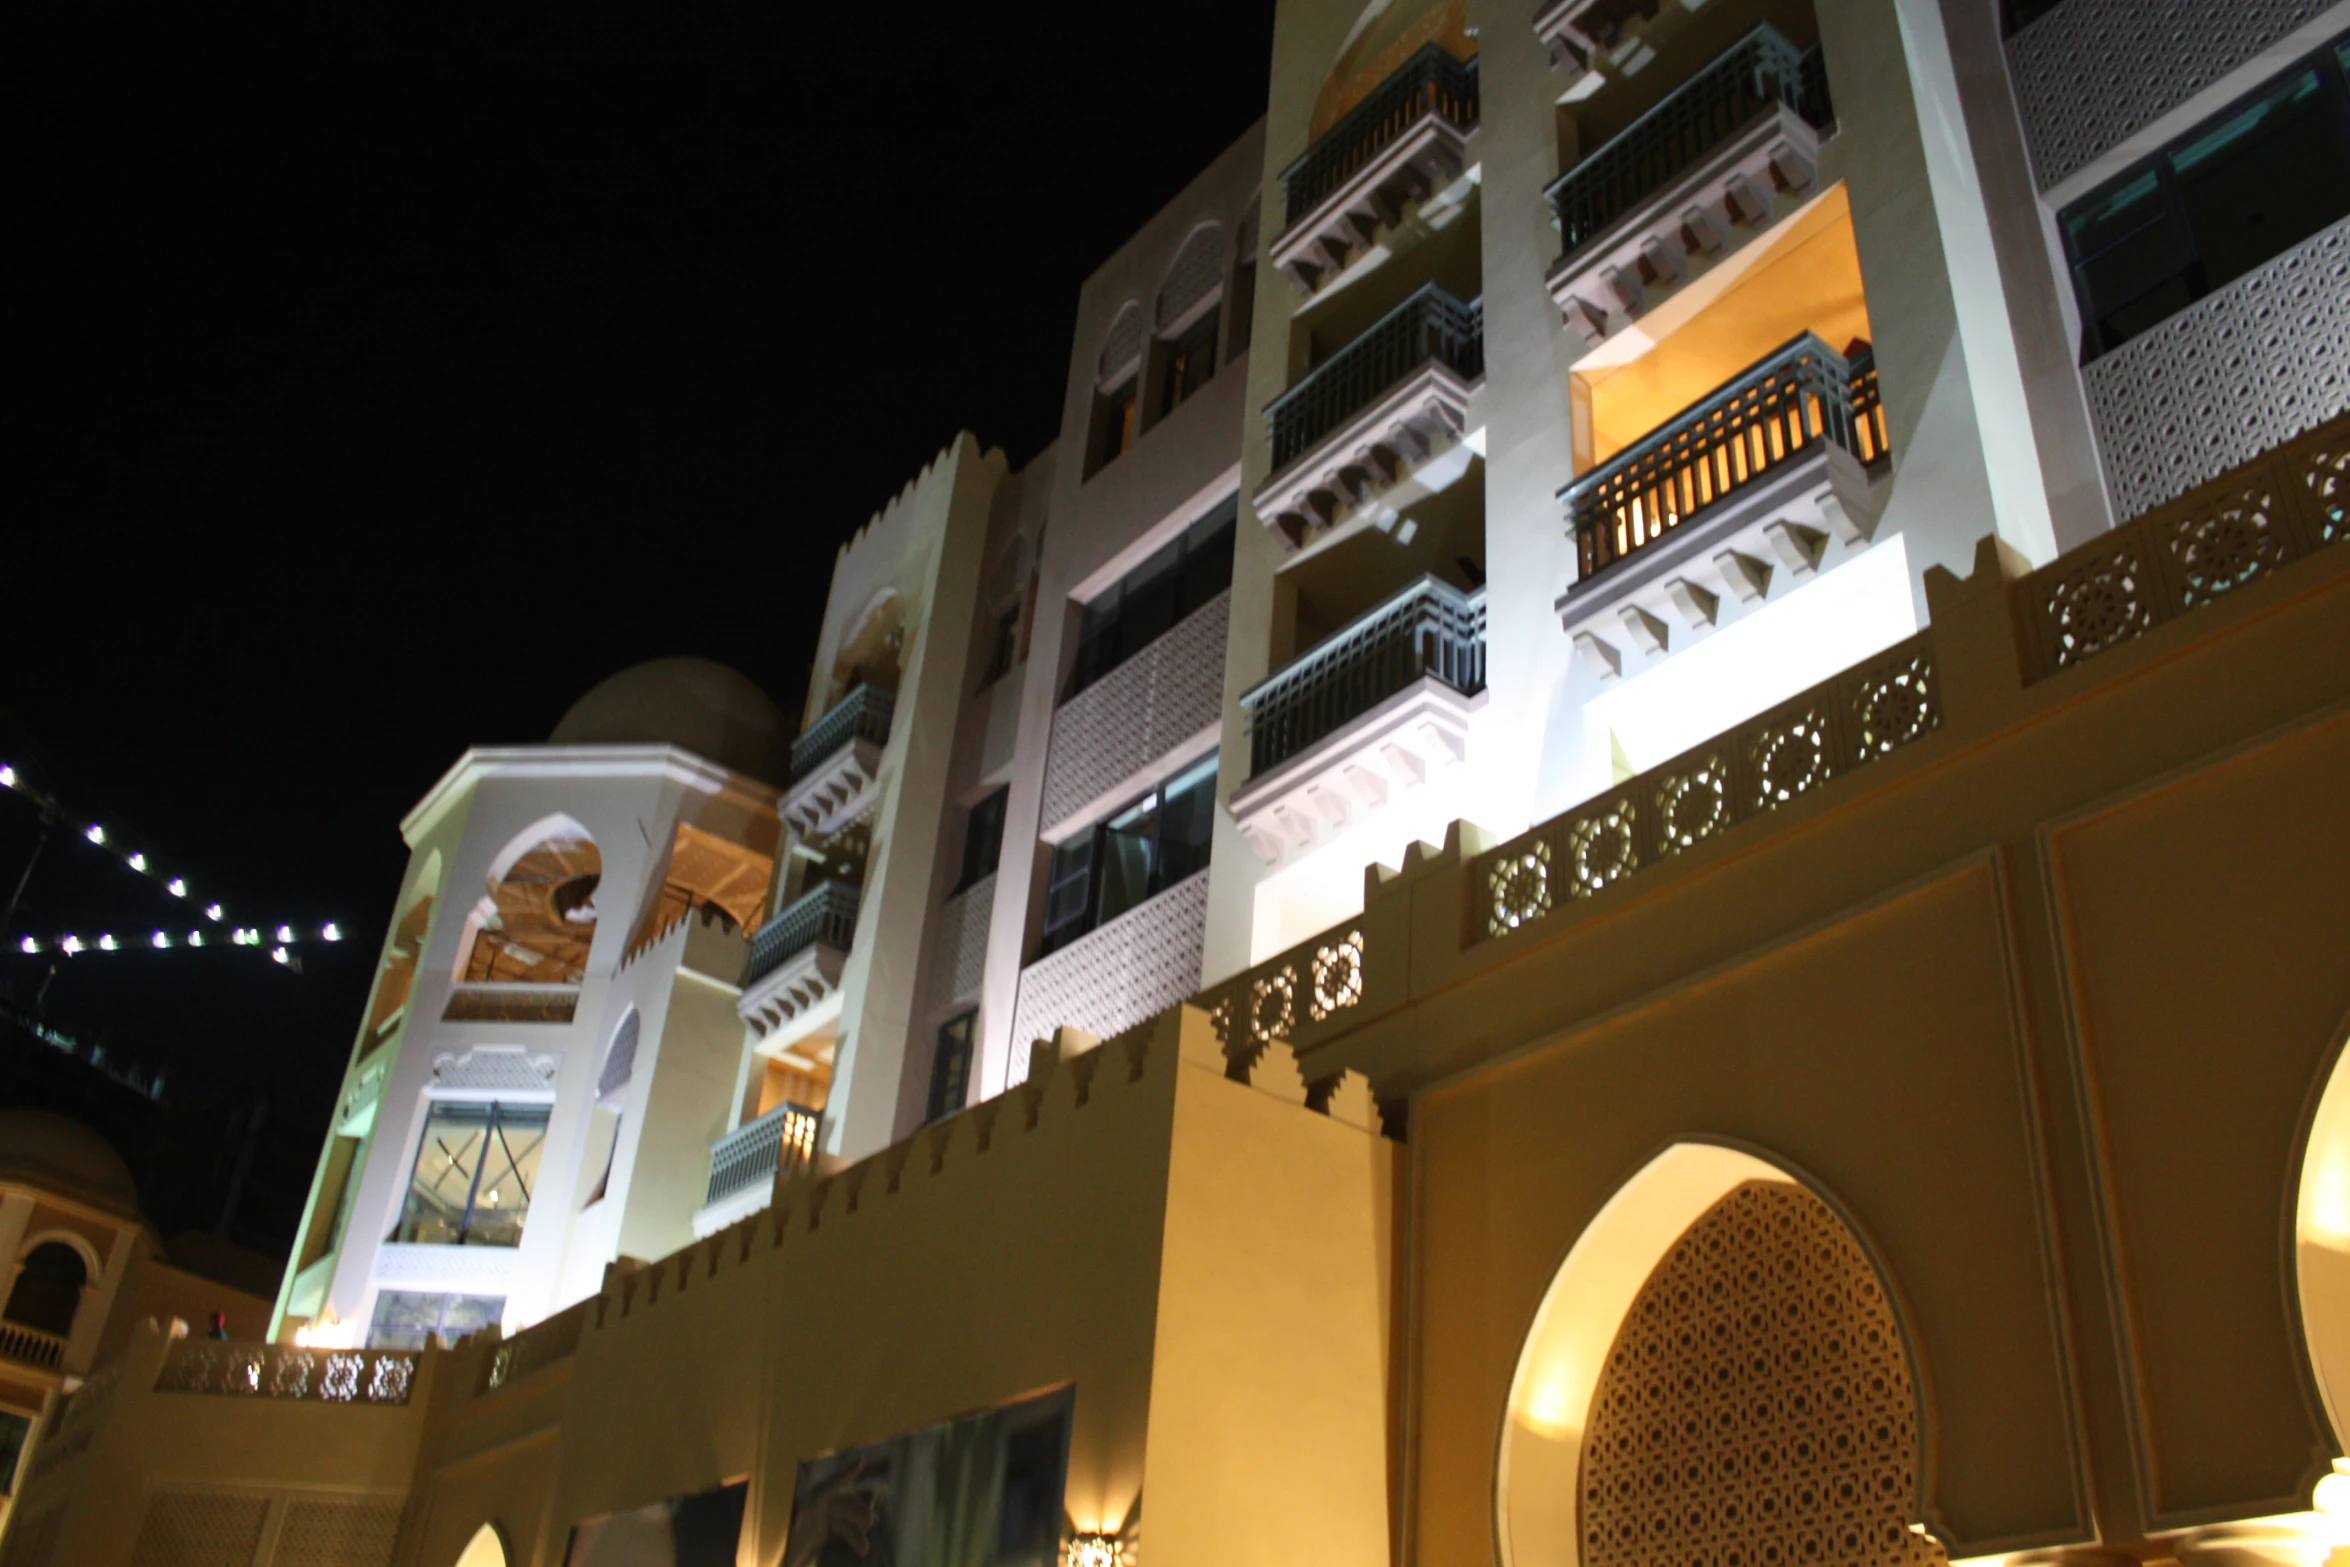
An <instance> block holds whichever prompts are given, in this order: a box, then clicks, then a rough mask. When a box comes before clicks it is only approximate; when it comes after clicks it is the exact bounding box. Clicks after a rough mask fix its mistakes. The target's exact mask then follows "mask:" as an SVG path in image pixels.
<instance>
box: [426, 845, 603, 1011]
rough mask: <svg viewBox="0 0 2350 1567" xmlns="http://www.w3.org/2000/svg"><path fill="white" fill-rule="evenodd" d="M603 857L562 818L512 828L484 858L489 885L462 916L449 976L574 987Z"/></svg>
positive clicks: (591, 936) (588, 939)
mask: <svg viewBox="0 0 2350 1567" xmlns="http://www.w3.org/2000/svg"><path fill="white" fill-rule="evenodd" d="M603 875H604V857H603V853H602V851H601V850H599V849H598V848H597V847H596V840H595V838H594V837H593V836H592V835H590V834H589V832H588V830H587V829H586V828H585V827H582V826H581V825H580V824H579V823H578V822H577V821H575V820H573V819H572V818H571V817H569V816H561V815H557V816H550V817H547V818H545V819H544V820H542V821H539V822H537V823H534V824H533V825H532V826H531V827H530V828H528V829H527V830H526V831H523V832H521V833H518V834H516V835H515V836H514V838H513V839H512V840H511V841H510V842H509V843H508V844H507V845H506V847H505V849H504V850H502V851H501V852H500V853H499V855H498V857H497V858H496V859H495V860H493V861H492V862H491V864H490V875H489V891H488V893H487V894H486V895H485V896H484V897H483V898H482V900H481V902H480V903H479V904H478V905H477V906H476V907H475V909H474V911H473V914H472V916H471V918H470V919H468V920H467V922H466V940H465V944H464V945H465V950H464V952H463V954H462V955H461V956H460V957H459V959H458V969H457V977H458V978H459V979H461V980H465V981H469V982H472V983H495V984H506V985H515V984H522V985H576V984H578V983H580V981H581V980H582V979H584V978H585V977H586V975H587V961H588V951H589V948H590V947H591V946H592V945H593V943H594V941H595V935H596V889H597V887H598V886H599V885H600V884H601V882H602V880H603Z"/></svg>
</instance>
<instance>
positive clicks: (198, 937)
mask: <svg viewBox="0 0 2350 1567" xmlns="http://www.w3.org/2000/svg"><path fill="white" fill-rule="evenodd" d="M188 945H189V946H191V947H201V946H202V945H204V933H203V932H202V931H200V930H191V931H189V932H188Z"/></svg>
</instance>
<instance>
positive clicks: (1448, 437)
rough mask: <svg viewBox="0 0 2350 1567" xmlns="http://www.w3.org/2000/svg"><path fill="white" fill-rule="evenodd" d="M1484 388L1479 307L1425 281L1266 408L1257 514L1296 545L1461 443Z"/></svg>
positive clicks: (1284, 539) (1477, 302) (1482, 309)
mask: <svg viewBox="0 0 2350 1567" xmlns="http://www.w3.org/2000/svg"><path fill="white" fill-rule="evenodd" d="M1484 379H1485V302H1484V300H1482V299H1473V300H1470V301H1469V302H1468V303H1467V304H1463V303H1461V301H1459V300H1457V299H1455V298H1453V297H1452V296H1451V295H1450V294H1448V293H1446V292H1445V291H1444V290H1443V289H1441V288H1438V287H1437V286H1436V285H1435V284H1433V283H1430V284H1428V285H1427V286H1426V287H1424V288H1422V289H1420V290H1419V291H1418V292H1417V293H1415V294H1413V295H1412V296H1411V298H1409V299H1407V300H1405V301H1404V302H1403V303H1402V304H1400V305H1398V306H1396V307H1395V308H1394V309H1393V310H1390V311H1389V312H1388V313H1387V314H1386V315H1384V316H1381V317H1380V318H1379V319H1378V320H1377V321H1376V322H1374V323H1373V324H1372V326H1371V328H1370V329H1369V330H1368V331H1366V332H1364V333H1363V335H1362V336H1360V337H1358V338H1356V339H1355V340H1354V341H1353V342H1351V343H1349V344H1347V345H1346V346H1345V347H1344V348H1342V349H1340V350H1339V351H1338V352H1337V353H1335V354H1332V355H1331V356H1330V357H1329V358H1328V359H1325V360H1323V361H1322V362H1321V363H1320V364H1318V365H1316V366H1315V367H1314V368H1313V369H1311V370H1309V371H1307V372H1306V375H1305V378H1304V379H1303V380H1301V381H1299V382H1298V383H1297V385H1295V386H1293V387H1291V388H1290V389H1289V390H1288V391H1286V392H1284V393H1282V394H1281V395H1280V396H1279V397H1277V398H1275V399H1274V400H1273V401H1272V402H1270V403H1268V404H1266V405H1265V439H1266V443H1267V444H1268V445H1269V446H1271V448H1272V454H1273V473H1272V475H1271V477H1269V478H1267V479H1266V480H1265V482H1264V483H1263V484H1261V485H1259V486H1258V487H1257V492H1256V497H1255V500H1256V509H1257V515H1258V516H1259V517H1260V518H1262V519H1263V520H1264V523H1265V526H1266V527H1268V528H1270V529H1272V530H1273V531H1274V533H1275V534H1277V535H1278V536H1279V537H1280V539H1281V540H1282V542H1283V543H1284V544H1285V545H1287V546H1288V548H1290V549H1292V550H1295V549H1297V548H1299V547H1300V546H1302V545H1303V544H1304V543H1305V542H1306V540H1307V539H1308V538H1309V537H1310V536H1312V535H1313V534H1314V533H1316V532H1318V531H1320V530H1321V529H1323V528H1326V527H1328V526H1330V525H1331V524H1332V523H1333V522H1335V521H1336V520H1337V518H1338V515H1339V513H1340V512H1341V511H1342V510H1344V509H1345V508H1347V507H1349V506H1353V507H1364V506H1368V505H1369V504H1370V503H1371V502H1372V500H1373V499H1374V498H1375V497H1376V496H1378V495H1380V494H1382V493H1384V492H1385V491H1387V490H1389V489H1392V488H1393V487H1394V486H1395V485H1397V484H1398V483H1400V482H1401V481H1402V480H1403V479H1404V477H1405V476H1406V474H1407V473H1408V472H1409V471H1410V470H1411V469H1412V468H1413V467H1414V466H1415V465H1418V464H1421V463H1423V462H1425V461H1426V460H1427V459H1428V458H1430V457H1433V456H1435V455H1436V454H1438V453H1439V452H1441V451H1443V450H1444V449H1445V448H1447V447H1449V446H1451V445H1452V444H1453V443H1454V442H1455V441H1456V440H1458V439H1459V437H1460V435H1461V433H1462V431H1463V430H1464V429H1466V428H1467V425H1468V414H1469V395H1470V393H1472V392H1474V391H1475V390H1476V389H1477V387H1478V386H1480V385H1481V384H1483V382H1484Z"/></svg>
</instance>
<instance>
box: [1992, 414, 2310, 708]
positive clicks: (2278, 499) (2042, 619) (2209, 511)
mask: <svg viewBox="0 0 2350 1567" xmlns="http://www.w3.org/2000/svg"><path fill="white" fill-rule="evenodd" d="M2346 498H2350V416H2342V417H2338V418H2336V419H2334V420H2333V421H2331V422H2330V423H2328V424H2324V425H2321V426H2319V427H2318V428H2317V429H2316V430H2313V431H2311V432H2310V433H2309V434H2308V435H2305V436H2303V437H2301V438H2300V439H2298V440H2295V441H2289V442H2287V443H2286V444H2284V445H2283V446H2280V447H2278V448H2277V449H2275V450H2274V451H2271V452H2269V453H2267V454H2265V455H2263V456H2262V457H2260V458H2259V459H2257V460H2256V461H2253V462H2250V463H2247V464H2245V465H2244V466H2242V467H2240V468H2237V469H2234V470H2233V471H2231V472H2228V473H2224V474H2222V475H2220V476H2219V477H2218V478H2216V479H2214V480H2212V481H2211V482H2210V483H2209V484H2206V485H2203V486H2201V487H2200V488H2197V489H2194V490H2190V491H2188V492H2187V493H2186V494H2184V495H2182V496H2180V497H2179V498H2178V499H2177V500H2175V501H2170V502H2167V503H2165V504H2163V505H2160V506H2157V507H2155V508H2154V509H2153V510H2152V511H2149V512H2146V513H2145V514H2144V515H2142V516H2140V517H2138V518H2137V519H2136V520H2135V521H2132V522H2129V523H2125V524H2124V525H2123V526H2121V527H2119V528H2116V529H2115V530H2114V531H2113V532H2111V533H2107V534H2102V535H2100V536H2099V537H2097V538H2095V539H2092V540H2091V541H2090V542H2089V543H2087V544H2084V545H2082V546H2081V547H2080V548H2079V549H2076V550H2072V551H2070V552H2068V553H2066V554H2064V555H2060V556H2058V557H2057V558H2056V559H2055V560H2052V561H2050V562H2049V563H2048V564H2047V565H2045V566H2043V567H2041V568H2040V569H2039V570H2038V571H2035V572H2033V573H2031V575H2029V576H2027V577H2024V578H2023V579H2022V580H2020V581H2019V582H2017V583H2016V585H2015V591H2016V593H2017V594H2018V595H2019V598H2020V603H2021V608H2022V614H2023V618H2024V621H2025V629H2026V634H2027V636H2028V638H2029V640H2030V643H2031V647H2030V655H2031V668H2030V671H2029V674H2030V678H2032V679H2034V680H2042V679H2045V678H2047V677H2048V676H2050V675H2052V674H2055V673H2056V672H2057V671H2058V670H2060V669H2069V668H2070V667H2072V666H2073V665H2075V664H2078V663H2081V662H2082V661H2083V660H2085V659H2090V658H2094V657H2096V656H2097V655H2098V654H2099V653H2102V652H2104V651H2105V650H2106V649H2107V648H2109V647H2112V646H2114V645H2115V644H2117V643H2121V642H2126V641H2128V640H2130V639H2131V638H2132V637H2136V636H2139V635H2141V634H2143V633H2145V632H2147V631H2150V630H2152V629H2153V628H2154V627H2156V626H2158V625H2160V624H2162V623H2163V622H2164V621H2167V620H2173V619H2176V618H2177V617H2178V616H2180V615H2183V614H2186V613H2187V612H2188V611H2189V610H2193V609H2200V608H2201V607H2203V606H2204V605H2206V604H2209V603H2211V602H2212V601H2213V600H2215V599H2219V598H2223V597H2225V596H2226V595H2228V594H2230V593H2233V592H2235V591H2236V590H2237V589H2239V588H2241V587H2243V586H2245V585H2246V584H2247V583H2250V582H2254V581H2257V580H2258V579H2260V578H2262V577H2265V576H2267V575H2268V574H2269V573H2271V572H2273V571H2276V570H2278V569H2279V568H2280V567H2283V566H2286V565H2289V564H2291V563H2292V562H2293V561H2296V560H2299V559H2300V558H2301V557H2302V556H2304V555H2308V554H2310V553H2312V552H2314V551H2316V550H2320V549H2323V548H2325V547H2326V546H2327V545H2329V544H2335V543H2339V542H2340V541H2341V539H2342V538H2343V537H2344V534H2345V532H2346V531H2350V530H2346V529H2345V527H2344V513H2343V508H2344V501H2345V499H2346Z"/></svg>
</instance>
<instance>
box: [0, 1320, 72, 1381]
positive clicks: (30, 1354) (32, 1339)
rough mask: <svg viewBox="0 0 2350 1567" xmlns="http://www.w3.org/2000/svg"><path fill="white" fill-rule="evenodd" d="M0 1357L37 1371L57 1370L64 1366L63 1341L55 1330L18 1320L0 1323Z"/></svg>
mask: <svg viewBox="0 0 2350 1567" xmlns="http://www.w3.org/2000/svg"><path fill="white" fill-rule="evenodd" d="M0 1360H5V1361H9V1362H11V1363H12V1364H15V1365H18V1366H30V1367H32V1368H33V1369H34V1370H36V1371H58V1370H62V1369H63V1368H64V1365H65V1340H64V1339H63V1338H62V1337H61V1336H59V1335H58V1334H55V1333H45V1332H43V1331H42V1330H41V1329H39V1328H35V1327H27V1326H26V1325H25V1324H24V1323H21V1322H0Z"/></svg>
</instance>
